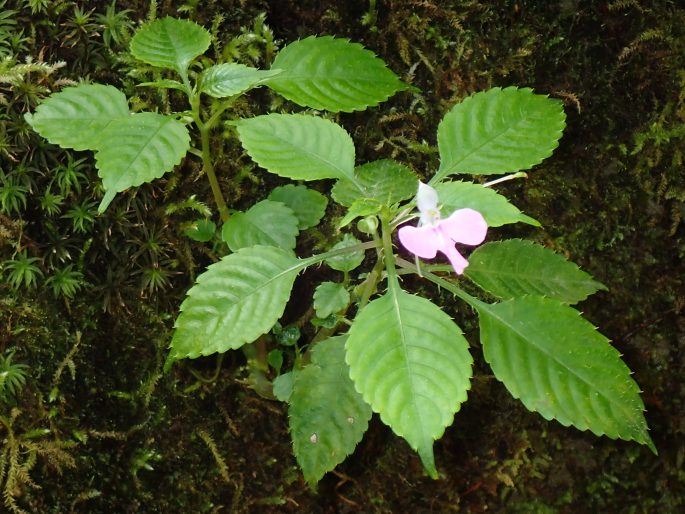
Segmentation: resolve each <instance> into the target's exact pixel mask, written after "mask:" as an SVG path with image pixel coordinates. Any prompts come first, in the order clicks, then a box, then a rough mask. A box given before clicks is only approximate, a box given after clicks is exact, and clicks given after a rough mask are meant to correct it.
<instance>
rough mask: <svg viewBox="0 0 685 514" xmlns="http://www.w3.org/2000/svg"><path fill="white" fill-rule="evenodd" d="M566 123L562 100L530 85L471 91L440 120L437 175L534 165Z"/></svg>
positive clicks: (438, 177)
mask: <svg viewBox="0 0 685 514" xmlns="http://www.w3.org/2000/svg"><path fill="white" fill-rule="evenodd" d="M565 125H566V116H565V114H564V110H563V107H562V104H561V102H559V101H557V100H552V99H550V98H548V97H546V96H543V95H536V94H533V91H532V90H531V89H527V88H525V89H518V88H516V87H508V88H505V89H500V88H498V87H496V88H493V89H490V90H488V91H485V92H481V93H476V94H474V95H471V96H469V97H468V98H466V99H465V100H464V101H463V102H461V103H459V104H457V105H455V106H454V107H453V108H452V110H451V111H450V112H448V113H447V115H445V117H444V118H443V120H442V121H441V122H440V125H439V126H438V150H439V152H440V168H439V170H438V172H437V174H436V175H435V178H434V180H433V181H436V182H437V181H440V180H442V179H443V178H445V177H446V176H448V175H452V174H453V173H470V174H483V175H488V174H492V173H510V172H513V171H518V170H525V169H528V168H531V167H533V166H535V165H536V164H538V163H540V162H542V160H543V159H545V158H547V157H549V156H550V155H552V151H553V150H554V149H555V148H556V147H557V145H558V141H559V138H560V137H561V133H562V131H563V130H564V126H565Z"/></svg>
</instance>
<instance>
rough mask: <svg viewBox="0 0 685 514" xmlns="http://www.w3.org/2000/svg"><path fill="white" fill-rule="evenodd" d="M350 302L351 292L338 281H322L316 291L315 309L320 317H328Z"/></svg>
mask: <svg viewBox="0 0 685 514" xmlns="http://www.w3.org/2000/svg"><path fill="white" fill-rule="evenodd" d="M349 303H350V293H348V292H347V289H345V286H343V285H342V284H339V283H337V282H322V283H321V284H319V285H318V286H317V288H316V291H314V310H315V311H316V315H317V316H318V317H319V318H322V319H323V318H327V317H328V316H330V315H331V314H334V313H336V312H339V311H341V310H343V309H344V308H345V307H347V306H348V305H349Z"/></svg>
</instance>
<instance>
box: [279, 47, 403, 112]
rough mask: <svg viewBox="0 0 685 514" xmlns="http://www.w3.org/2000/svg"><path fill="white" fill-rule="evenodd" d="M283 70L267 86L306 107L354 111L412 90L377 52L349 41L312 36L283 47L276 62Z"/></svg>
mask: <svg viewBox="0 0 685 514" xmlns="http://www.w3.org/2000/svg"><path fill="white" fill-rule="evenodd" d="M272 68H273V69H279V70H283V71H282V73H280V74H279V75H277V76H275V77H272V78H270V79H269V80H268V82H267V85H268V86H269V87H270V88H271V89H273V90H274V91H276V92H278V93H280V94H281V95H283V96H284V97H286V98H287V99H288V100H291V101H293V102H295V103H296V104H298V105H302V106H304V107H313V108H314V109H325V110H328V111H333V112H338V111H344V112H351V111H359V110H363V109H366V108H367V107H369V106H373V105H377V104H379V103H380V102H384V101H385V100H387V99H388V98H389V97H390V96H392V95H394V94H395V93H396V92H398V91H401V90H404V89H409V86H408V85H407V84H404V83H403V82H402V81H401V80H400V79H399V78H398V77H397V75H395V74H394V73H393V72H392V71H390V70H389V69H388V68H387V67H386V65H385V63H384V62H383V61H382V60H381V59H379V58H378V57H376V56H375V55H374V54H373V52H371V51H369V50H366V49H365V48H364V47H362V46H361V45H360V44H357V43H350V41H348V40H347V39H336V38H333V37H330V36H323V37H315V36H311V37H308V38H306V39H303V40H301V41H295V42H294V43H290V44H289V45H288V46H286V47H285V48H283V49H282V50H281V51H280V52H279V53H278V55H277V56H276V59H274V62H273V66H272Z"/></svg>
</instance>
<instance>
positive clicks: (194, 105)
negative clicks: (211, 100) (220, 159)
mask: <svg viewBox="0 0 685 514" xmlns="http://www.w3.org/2000/svg"><path fill="white" fill-rule="evenodd" d="M186 81H187V79H186V80H185V81H184V83H185V82H186ZM186 87H188V88H189V87H190V86H189V85H187V86H186ZM188 100H189V102H190V108H191V114H192V117H193V121H194V122H195V125H196V126H197V128H198V130H199V131H200V143H201V157H202V171H203V172H204V173H205V174H206V175H207V179H208V180H209V185H210V187H211V188H212V195H214V202H215V203H216V205H217V207H218V209H219V216H220V217H221V221H223V222H224V223H225V222H226V221H228V218H229V217H230V214H229V212H228V206H227V205H226V200H224V195H223V193H222V192H221V187H220V186H219V181H218V180H217V178H216V173H214V163H213V162H212V151H211V147H210V144H209V134H210V132H211V130H212V128H213V127H214V124H215V123H216V121H217V120H218V116H216V113H215V116H212V117H211V118H210V119H209V120H208V122H207V123H205V122H203V121H202V115H201V113H200V95H199V94H197V95H196V94H195V93H194V92H193V91H192V90H191V89H188ZM221 112H223V110H221ZM219 114H220V113H219Z"/></svg>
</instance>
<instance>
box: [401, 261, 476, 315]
mask: <svg viewBox="0 0 685 514" xmlns="http://www.w3.org/2000/svg"><path fill="white" fill-rule="evenodd" d="M397 264H398V265H399V266H400V267H401V268H402V269H405V270H408V271H409V272H411V273H416V274H418V273H419V270H418V268H417V267H416V266H415V265H414V264H412V263H411V262H409V261H406V260H404V259H402V258H398V259H397ZM421 274H422V276H423V277H425V278H427V279H428V280H430V281H431V282H433V283H434V284H437V285H439V286H440V287H442V288H443V289H446V290H448V291H449V292H450V293H452V294H453V295H454V296H457V297H458V298H460V299H462V300H464V301H465V302H466V303H468V304H469V305H470V306H471V307H473V308H474V309H483V308H487V307H488V304H487V303H485V302H481V301H480V300H479V299H478V298H475V297H473V296H471V295H470V294H468V293H467V292H466V291H464V290H463V289H461V288H460V287H458V286H457V285H455V284H453V283H452V282H449V281H447V280H445V279H444V278H441V277H439V276H437V275H434V274H433V273H431V272H430V271H426V270H422V271H421Z"/></svg>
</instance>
